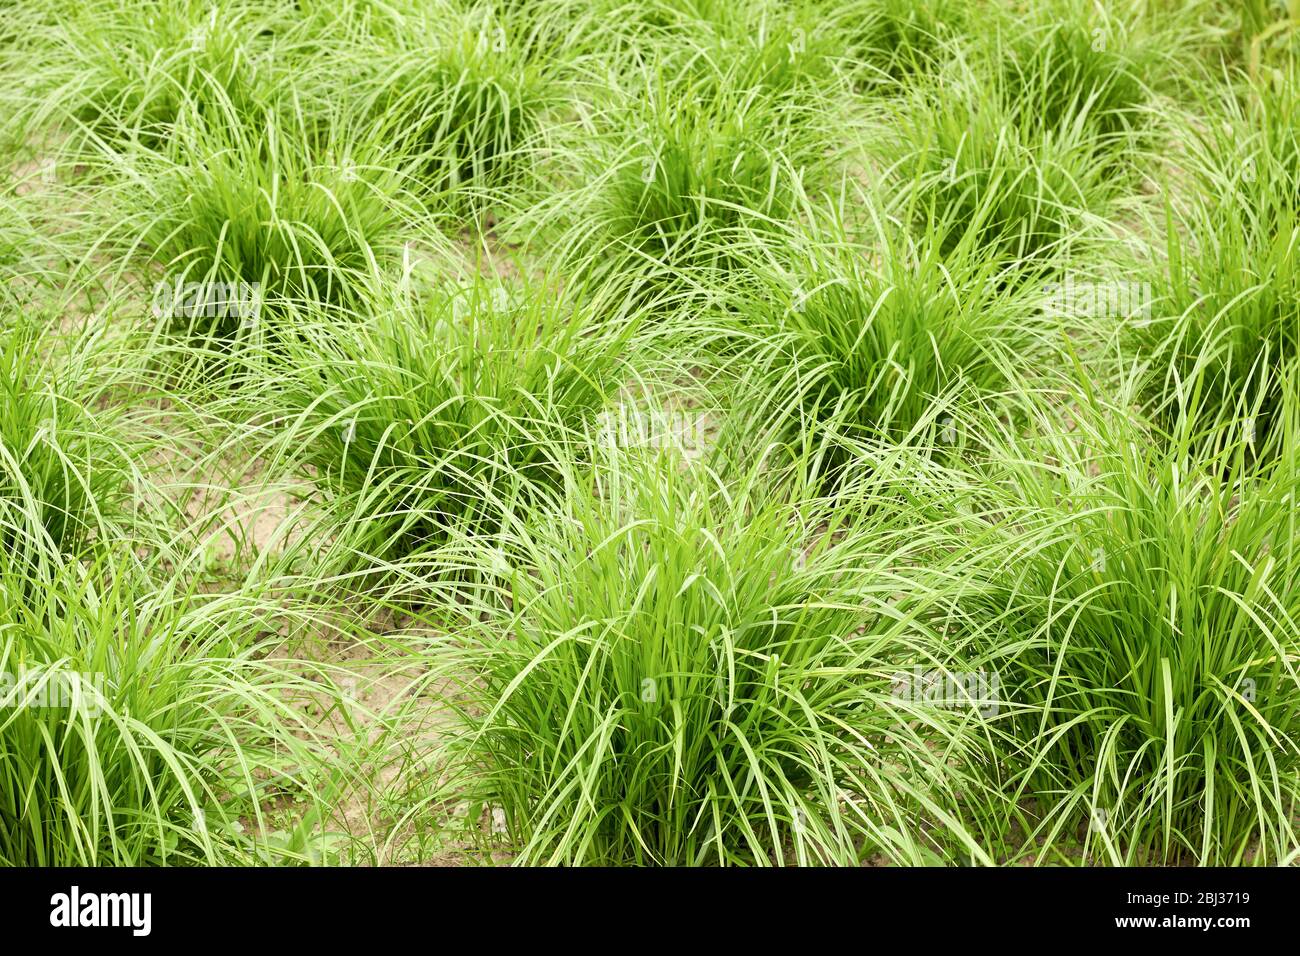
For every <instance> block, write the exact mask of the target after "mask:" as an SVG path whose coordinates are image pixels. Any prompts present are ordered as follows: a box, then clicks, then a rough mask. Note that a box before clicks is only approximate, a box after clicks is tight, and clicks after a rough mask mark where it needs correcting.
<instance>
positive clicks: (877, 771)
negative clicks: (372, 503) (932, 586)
mask: <svg viewBox="0 0 1300 956" xmlns="http://www.w3.org/2000/svg"><path fill="white" fill-rule="evenodd" d="M603 460H605V461H607V462H608V463H609V464H608V465H607V466H602V467H601V468H600V469H599V470H598V471H597V472H596V474H595V475H594V476H593V475H587V474H581V473H576V472H575V473H574V474H573V475H572V476H571V481H572V482H573V484H572V485H571V486H570V487H569V488H568V493H567V494H566V497H565V500H564V505H563V509H564V510H563V511H561V512H560V513H545V512H544V513H541V514H538V515H537V516H536V520H531V521H527V522H521V523H520V526H519V527H518V529H517V531H515V532H514V533H512V534H511V535H510V536H509V537H508V538H507V539H506V546H505V548H504V550H502V549H501V548H490V549H488V548H475V547H474V546H473V544H472V543H471V542H466V543H465V544H464V545H463V546H461V547H457V548H456V553H457V554H458V555H464V556H466V557H464V560H467V561H468V562H470V563H472V564H474V565H475V566H477V567H482V568H483V569H484V577H485V578H487V579H488V580H490V581H493V582H494V585H493V588H492V589H491V590H489V591H487V592H483V591H479V592H476V593H477V594H478V600H475V601H472V602H471V603H469V604H467V606H465V607H464V608H462V615H461V616H458V626H457V627H455V628H453V629H452V631H451V633H452V634H453V635H456V636H455V637H452V638H449V639H448V641H447V646H446V647H445V651H444V652H445V653H447V654H448V655H449V656H448V661H449V662H451V663H449V664H448V665H447V667H446V671H445V673H449V674H454V675H459V674H461V673H464V674H468V675H472V676H471V677H470V679H468V680H466V681H460V680H458V684H460V686H461V694H463V697H462V699H463V704H464V707H463V709H462V710H460V716H461V718H462V719H463V721H464V724H465V728H464V733H463V736H461V738H460V741H461V742H460V743H459V744H457V745H455V746H454V748H453V750H454V754H455V756H454V760H455V766H458V767H460V768H461V770H462V771H463V774H464V781H463V785H464V787H465V788H466V792H467V793H468V794H469V799H470V800H471V803H477V804H478V805H488V806H493V807H497V808H499V809H500V810H501V811H503V812H504V816H505V821H506V824H507V827H508V830H509V835H510V838H511V840H512V841H513V845H514V846H515V847H517V849H518V854H519V855H518V857H517V860H518V862H522V863H550V864H605V865H611V864H618V865H648V864H654V865H704V864H709V865H718V864H724V865H725V864H782V863H796V862H797V863H803V864H810V863H838V864H850V865H852V864H855V863H860V862H862V861H863V860H865V859H867V858H869V857H872V856H874V855H881V856H884V857H886V858H888V859H892V860H897V861H900V862H902V861H906V862H912V863H917V862H922V861H930V860H935V859H940V858H942V857H944V856H946V855H948V854H952V855H958V854H959V853H961V852H973V853H974V854H975V855H976V856H978V855H979V854H980V851H979V850H978V849H977V848H974V849H972V847H971V846H970V843H969V836H968V834H967V833H966V832H965V830H964V829H963V828H962V827H961V826H960V824H958V823H956V821H955V820H954V819H953V818H952V817H951V816H950V810H951V807H952V806H953V790H954V788H956V787H958V786H959V783H958V781H959V780H960V779H962V773H961V771H960V770H959V769H956V768H957V767H959V765H960V763H961V756H960V754H961V745H960V743H959V741H958V740H956V739H955V738H953V737H952V736H950V735H949V731H948V730H947V729H945V728H947V727H949V726H951V725H950V724H948V722H947V718H948V717H949V716H950V715H949V714H946V713H942V712H935V713H926V712H924V710H923V709H922V710H920V711H918V712H917V713H915V714H908V713H907V712H906V711H905V710H904V711H900V710H898V709H896V708H895V707H893V706H891V705H890V700H891V697H890V695H891V674H892V673H893V669H892V665H895V664H896V663H897V662H899V661H902V660H915V659H921V658H919V657H918V655H921V656H924V655H928V654H930V653H931V650H930V648H931V647H932V644H931V641H932V638H933V636H934V635H933V634H932V633H930V632H929V631H928V629H927V627H926V625H925V624H923V623H922V621H921V618H922V616H923V615H922V611H921V608H922V607H923V606H924V604H925V600H926V599H925V588H924V586H923V585H918V584H916V583H915V582H913V581H912V580H911V579H910V578H909V576H908V573H907V571H906V570H904V567H905V565H906V564H907V558H906V557H905V555H904V552H905V550H906V548H905V546H904V545H903V542H902V541H901V540H900V539H899V538H898V537H897V533H898V532H900V531H902V530H903V523H904V522H903V519H902V518H901V517H900V516H898V515H891V514H888V513H881V512H877V513H876V514H875V516H874V517H872V518H870V519H867V518H863V517H862V515H863V514H864V512H863V511H861V510H858V509H856V508H843V509H835V508H831V507H829V506H828V505H827V504H826V503H821V502H816V501H809V500H805V501H802V502H798V503H796V502H792V501H789V500H787V499H786V498H785V497H784V496H782V495H781V494H780V493H779V492H778V493H776V494H773V493H772V489H770V488H764V487H762V486H761V485H758V484H754V483H752V479H750V480H745V481H742V482H741V484H740V485H738V486H737V485H734V484H733V485H730V486H727V485H724V484H723V483H722V482H721V481H720V476H719V475H717V474H715V473H712V472H709V471H707V470H695V471H691V470H683V469H682V468H681V466H680V465H679V464H677V463H676V460H675V459H673V458H671V457H666V456H665V457H658V456H654V455H650V456H645V455H640V456H634V457H632V458H631V459H627V460H625V461H624V462H623V463H621V464H620V463H619V458H618V456H617V455H616V456H614V457H613V458H606V459H603ZM503 555H504V556H505V557H504V558H503ZM511 568H513V570H511ZM905 715H906V716H905ZM912 716H915V717H917V718H918V719H917V720H916V721H915V722H914V723H912V722H908V719H907V718H908V717H912ZM927 743H932V744H933V745H934V749H933V750H931V749H930V748H929V747H927ZM949 747H952V748H953V749H951V750H949V749H948V748H949ZM944 754H946V755H947V757H949V758H951V760H945V759H944V756H943V755H944ZM927 820H933V821H942V824H940V825H941V826H943V827H946V829H945V830H940V829H934V830H931V829H929V828H927V826H926V823H925V821H927Z"/></svg>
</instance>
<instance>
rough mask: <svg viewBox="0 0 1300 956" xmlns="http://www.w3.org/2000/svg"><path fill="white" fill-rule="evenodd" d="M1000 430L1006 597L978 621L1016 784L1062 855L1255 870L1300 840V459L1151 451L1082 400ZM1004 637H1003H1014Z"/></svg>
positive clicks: (1116, 414)
mask: <svg viewBox="0 0 1300 956" xmlns="http://www.w3.org/2000/svg"><path fill="white" fill-rule="evenodd" d="M1059 414H1060V412H1059V410H1058V409H1057V408H1053V407H1044V408H1042V409H1041V410H1040V411H1039V412H1038V413H1037V415H1038V420H1037V421H1036V423H1035V424H1036V425H1037V426H1038V428H1037V429H1036V432H1037V433H1039V434H1041V436H1042V437H1041V438H1038V439H1034V438H1030V439H1024V438H1018V437H1016V436H1015V435H1014V434H1013V433H1012V432H1011V431H1010V430H1009V429H1002V430H1001V434H1002V439H1001V441H1002V444H1000V445H999V446H998V449H999V452H998V454H997V457H996V459H995V461H994V462H993V464H992V465H991V466H990V468H991V471H990V475H991V478H990V483H989V494H990V504H989V506H988V507H989V511H988V518H989V520H990V521H996V531H995V534H994V544H993V545H992V548H991V550H990V555H989V556H990V560H991V562H992V567H993V570H992V571H991V585H990V593H989V596H988V603H987V604H986V605H985V606H984V607H983V608H982V609H981V611H980V612H979V613H977V614H974V615H973V616H974V617H975V618H976V619H978V620H980V622H981V624H980V626H981V627H987V628H989V630H988V631H987V632H986V633H985V638H986V639H987V640H988V641H989V642H990V644H989V646H990V648H992V649H993V650H994V653H996V654H999V655H1000V656H1001V664H1000V665H999V666H1000V668H1001V672H1002V686H1003V687H1004V688H1005V689H1006V691H1007V693H1008V695H1009V696H1010V697H1011V698H1012V699H1014V700H1016V701H1017V702H1018V703H1019V704H1021V705H1024V710H1023V711H1019V712H1018V717H1017V719H1016V721H1015V722H1014V723H1013V724H1010V725H1007V726H1006V729H1008V731H1009V734H1010V736H1009V739H1008V740H1007V743H1006V756H1005V760H1006V761H1007V762H1008V764H1009V765H1010V766H1013V767H1016V768H1019V771H1018V772H1019V774H1020V777H1019V783H1018V785H1017V788H1016V789H1017V792H1018V793H1019V794H1021V795H1022V796H1023V797H1027V798H1032V800H1033V801H1034V802H1035V803H1036V804H1037V805H1038V806H1039V807H1040V808H1044V809H1042V810H1041V811H1040V816H1039V818H1038V823H1037V827H1036V834H1037V835H1038V837H1039V838H1040V839H1042V840H1043V841H1044V842H1045V844H1046V845H1047V846H1048V847H1049V848H1055V847H1056V846H1057V845H1058V844H1060V843H1063V842H1069V841H1070V840H1072V839H1081V840H1082V841H1083V844H1084V847H1085V851H1086V852H1088V853H1091V854H1096V858H1097V859H1099V860H1101V861H1103V862H1108V863H1114V864H1117V865H1118V864H1123V865H1134V864H1152V863H1166V864H1170V863H1189V862H1192V863H1197V864H1201V865H1237V864H1241V863H1242V862H1244V861H1246V860H1247V859H1249V858H1250V857H1251V856H1252V855H1254V856H1255V857H1256V859H1257V860H1258V861H1260V862H1276V861H1278V860H1281V859H1284V858H1286V857H1287V856H1288V854H1290V853H1291V852H1293V851H1294V849H1295V846H1296V837H1295V830H1294V825H1293V823H1292V814H1293V813H1294V808H1295V805H1296V798H1297V793H1296V786H1297V780H1298V779H1300V778H1297V775H1296V767H1297V756H1298V755H1300V751H1298V750H1297V744H1298V743H1300V737H1297V733H1298V732H1300V727H1298V726H1297V723H1296V716H1295V715H1296V713H1297V709H1296V708H1297V705H1298V704H1300V699H1298V695H1300V679H1298V678H1297V674H1296V671H1295V666H1294V661H1295V656H1296V650H1297V648H1296V637H1295V635H1296V633H1297V632H1296V627H1295V622H1296V615H1297V613H1298V612H1300V607H1297V595H1300V589H1298V588H1297V584H1300V581H1298V580H1297V574H1300V569H1298V568H1297V564H1296V555H1295V536H1294V531H1295V528H1294V523H1295V519H1294V511H1293V509H1292V507H1291V504H1290V502H1291V501H1292V500H1293V497H1294V495H1295V492H1296V488H1295V479H1296V472H1295V470H1294V457H1293V456H1294V440H1292V441H1289V442H1288V443H1287V446H1286V456H1287V459H1288V461H1287V466H1286V467H1284V468H1283V467H1279V468H1277V469H1276V470H1274V471H1273V472H1271V473H1270V474H1268V475H1254V474H1252V473H1251V472H1250V470H1249V469H1248V468H1247V467H1246V453H1245V449H1244V448H1243V447H1242V445H1241V444H1240V443H1238V444H1237V445H1236V446H1235V447H1226V448H1224V449H1221V450H1220V453H1219V457H1217V458H1209V459H1207V458H1206V457H1205V456H1204V453H1203V452H1202V451H1201V450H1199V449H1198V448H1197V447H1196V446H1195V445H1193V444H1191V443H1188V442H1186V441H1184V442H1182V443H1181V444H1178V445H1176V446H1174V447H1172V448H1166V449H1161V448H1159V447H1155V446H1153V445H1151V444H1150V443H1149V442H1147V441H1146V440H1145V439H1144V438H1143V436H1142V435H1141V433H1140V431H1139V430H1138V429H1137V428H1135V427H1134V426H1133V425H1132V423H1131V422H1130V421H1125V420H1124V418H1125V416H1126V415H1127V413H1126V411H1125V410H1124V409H1123V408H1122V407H1120V408H1111V407H1103V406H1101V405H1100V404H1098V403H1096V402H1093V401H1090V400H1089V399H1088V398H1087V397H1086V396H1085V395H1083V394H1079V396H1078V398H1077V404H1074V405H1073V412H1072V414H1073V416H1074V417H1075V420H1076V423H1077V429H1076V432H1075V433H1074V434H1068V435H1067V434H1064V433H1062V432H1061V431H1059V430H1057V429H1055V428H1054V427H1052V426H1053V424H1054V422H1053V420H1054V419H1055V418H1057V417H1058V416H1059ZM998 649H1000V650H998Z"/></svg>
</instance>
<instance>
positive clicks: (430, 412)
mask: <svg viewBox="0 0 1300 956" xmlns="http://www.w3.org/2000/svg"><path fill="white" fill-rule="evenodd" d="M366 312H367V316H368V318H367V321H365V322H354V321H352V320H350V319H348V318H346V317H343V318H340V319H335V318H332V317H330V316H328V315H320V316H317V317H315V318H314V319H313V320H312V321H310V322H303V323H301V324H297V325H296V331H297V335H296V336H295V338H294V340H293V341H292V342H291V343H289V344H287V345H286V346H285V347H284V350H283V354H282V357H281V356H276V357H274V358H273V359H272V361H273V362H274V363H275V364H274V366H273V367H274V369H275V373H274V374H275V377H276V378H277V379H278V380H279V382H280V386H279V387H278V389H277V395H276V397H275V402H276V405H277V407H278V408H280V409H282V410H283V414H284V416H285V417H286V419H287V422H288V427H287V431H286V434H285V438H284V441H285V442H286V443H287V446H286V447H287V448H288V452H287V453H288V454H289V455H290V456H291V458H292V460H294V461H300V462H302V463H303V464H304V465H307V466H309V467H310V469H311V471H312V473H313V474H314V476H315V480H316V482H317V484H318V485H319V486H320V487H321V488H322V490H323V491H325V492H326V493H327V494H329V495H330V496H331V497H333V498H335V499H336V500H337V502H338V504H339V507H340V508H341V509H342V513H344V514H353V515H356V516H359V517H362V516H363V520H364V523H365V525H366V526H367V527H368V528H370V529H371V537H370V540H371V542H372V545H371V546H372V547H374V548H375V549H376V551H375V553H389V552H391V551H392V550H394V549H395V550H396V551H397V552H399V553H400V552H404V551H409V550H411V549H414V548H416V547H418V546H420V545H421V544H422V543H427V542H429V541H430V540H435V539H436V538H438V537H439V536H440V535H441V534H442V533H443V532H444V531H445V530H446V528H447V527H449V526H451V525H464V526H466V527H471V528H473V527H486V528H489V529H490V528H491V527H492V525H493V522H494V521H498V522H499V521H500V520H501V516H502V515H503V514H508V513H510V511H511V510H512V509H516V508H519V507H523V506H524V505H525V504H526V503H527V502H528V501H529V500H532V499H534V498H535V497H536V495H537V493H539V491H541V490H543V489H545V488H546V487H548V486H549V485H552V484H553V483H554V481H555V480H556V476H557V467H558V463H559V462H560V461H562V460H564V459H565V457H566V455H567V454H568V449H569V447H570V446H571V445H572V443H573V441H574V439H575V437H576V436H579V435H581V434H582V433H583V429H584V428H585V425H586V423H587V422H588V421H589V420H590V419H591V418H592V417H593V416H595V415H596V413H597V412H599V410H600V409H601V408H602V407H603V406H604V405H605V403H606V401H607V399H608V397H609V396H610V395H612V394H613V392H614V391H615V390H616V389H617V388H618V386H619V383H620V374H621V369H622V367H623V364H624V363H623V356H622V350H623V348H624V347H625V344H626V341H627V336H628V335H629V334H630V333H631V331H632V329H633V324H632V323H631V322H630V321H627V320H617V319H610V320H605V321H601V320H598V319H597V318H596V317H595V316H593V314H592V313H591V311H590V310H589V309H588V308H586V307H584V306H583V304H582V300H581V296H580V295H577V297H572V298H571V297H569V295H567V294H566V295H565V296H562V297H559V298H557V297H556V294H555V292H554V290H551V289H549V288H547V287H545V286H542V285H532V284H528V283H522V284H520V285H517V286H513V287H512V286H511V285H510V284H507V283H504V282H499V281H497V280H489V279H471V280H468V281H467V282H465V283H464V284H461V285H457V284H444V285H442V286H441V287H439V288H436V289H434V290H432V292H430V293H429V294H428V295H427V296H421V295H419V294H416V293H413V292H410V291H398V292H396V293H389V294H387V295H384V296H381V297H380V298H378V299H376V300H372V301H370V302H368V303H367V306H366Z"/></svg>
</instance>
